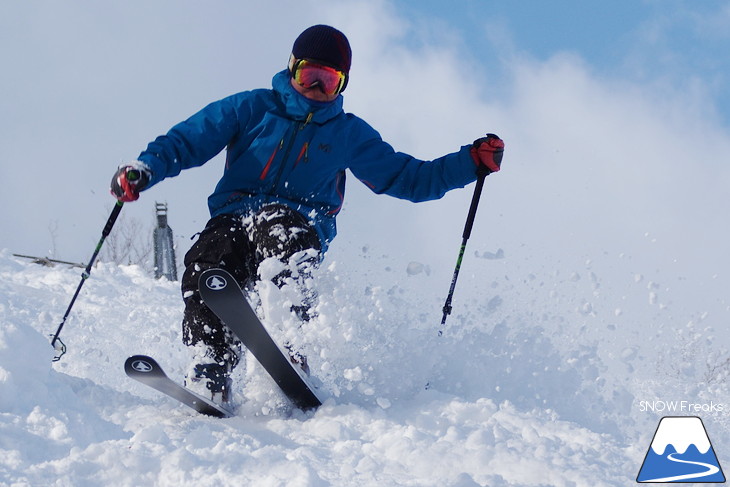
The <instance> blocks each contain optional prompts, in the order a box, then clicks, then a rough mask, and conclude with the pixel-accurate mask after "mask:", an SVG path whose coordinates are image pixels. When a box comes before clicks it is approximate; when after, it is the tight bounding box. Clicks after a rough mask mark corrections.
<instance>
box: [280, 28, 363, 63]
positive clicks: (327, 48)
mask: <svg viewBox="0 0 730 487" xmlns="http://www.w3.org/2000/svg"><path fill="white" fill-rule="evenodd" d="M292 55H293V56H294V57H295V58H296V59H311V60H313V61H320V62H322V63H323V64H326V65H328V66H332V67H333V68H336V69H339V70H340V71H342V72H344V73H348V72H349V71H350V65H351V63H352V50H351V49H350V43H349V42H348V40H347V37H345V34H343V33H342V32H340V31H339V30H337V29H335V28H334V27H330V26H329V25H313V26H312V27H309V28H308V29H306V30H305V31H304V32H302V33H301V34H299V37H297V40H296V41H294V47H292Z"/></svg>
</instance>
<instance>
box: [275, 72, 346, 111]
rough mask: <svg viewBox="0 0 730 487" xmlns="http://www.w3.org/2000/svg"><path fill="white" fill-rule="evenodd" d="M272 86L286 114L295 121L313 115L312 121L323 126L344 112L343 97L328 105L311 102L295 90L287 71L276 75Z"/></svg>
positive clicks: (340, 96)
mask: <svg viewBox="0 0 730 487" xmlns="http://www.w3.org/2000/svg"><path fill="white" fill-rule="evenodd" d="M272 86H273V88H274V92H276V93H277V94H278V95H279V98H280V100H281V102H282V103H283V105H284V110H285V111H286V114H287V115H288V116H289V117H291V118H293V119H294V120H306V119H307V117H308V116H309V114H310V113H313V115H312V119H311V121H312V122H315V123H318V124H323V123H325V122H327V121H329V120H331V119H333V118H334V117H336V116H337V115H339V114H340V113H341V112H342V101H343V100H342V95H339V96H338V97H337V98H335V100H334V101H331V102H327V103H321V102H317V101H313V100H310V99H308V98H307V97H305V96H303V95H302V94H300V93H299V92H298V91H297V90H295V89H294V87H293V86H292V85H291V83H290V81H289V71H288V70H286V69H285V70H283V71H280V72H278V73H276V74H275V75H274V78H273V80H272Z"/></svg>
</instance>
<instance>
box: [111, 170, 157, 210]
mask: <svg viewBox="0 0 730 487" xmlns="http://www.w3.org/2000/svg"><path fill="white" fill-rule="evenodd" d="M149 182H150V173H149V171H148V170H147V169H146V168H145V167H142V166H141V165H139V164H138V165H131V164H129V165H124V166H119V169H117V172H116V173H114V177H113V178H112V183H111V193H112V195H114V196H115V197H116V198H117V199H118V200H119V201H123V202H125V203H127V202H129V201H136V200H137V198H139V193H140V191H142V190H143V189H145V188H146V187H147V185H148V184H149Z"/></svg>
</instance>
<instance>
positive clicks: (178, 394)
mask: <svg viewBox="0 0 730 487" xmlns="http://www.w3.org/2000/svg"><path fill="white" fill-rule="evenodd" d="M124 371H125V372H126V373H127V375H128V376H129V377H131V378H132V379H134V380H136V381H139V382H141V383H142V384H144V385H147V386H150V387H151V388H153V389H157V390H158V391H160V392H162V393H164V394H167V395H168V396H170V397H172V398H173V399H177V400H178V401H180V402H181V403H183V404H185V405H186V406H189V407H191V408H193V409H195V410H196V411H197V412H199V413H202V414H207V415H208V416H215V417H216V418H230V417H231V416H233V413H232V412H231V411H228V410H227V409H225V408H224V407H222V406H219V405H218V404H216V403H214V402H213V401H211V400H210V399H206V398H205V397H203V396H200V395H198V394H196V393H194V392H193V391H191V390H190V389H187V388H185V387H183V386H181V385H180V384H178V383H177V382H175V381H173V380H172V379H170V378H169V377H168V376H167V375H166V374H165V371H163V370H162V367H160V365H159V364H158V363H157V362H156V361H155V359H153V358H152V357H148V356H146V355H133V356H132V357H129V358H128V359H127V361H126V362H124Z"/></svg>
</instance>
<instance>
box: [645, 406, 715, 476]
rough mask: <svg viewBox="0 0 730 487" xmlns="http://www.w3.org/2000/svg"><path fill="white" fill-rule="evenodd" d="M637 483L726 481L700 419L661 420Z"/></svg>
mask: <svg viewBox="0 0 730 487" xmlns="http://www.w3.org/2000/svg"><path fill="white" fill-rule="evenodd" d="M636 481H637V482H639V483H663V482H696V483H723V482H725V475H724V474H723V472H722V467H720V462H718V461H717V455H715V450H714V449H713V448H712V443H710V437H709V436H707V431H706V430H705V425H704V424H703V423H702V420H701V419H700V418H698V417H696V416H667V417H664V418H662V419H661V421H659V426H658V427H657V430H656V433H654V438H653V439H652V441H651V445H650V446H649V450H648V451H647V452H646V457H645V458H644V463H643V464H642V465H641V470H640V471H639V475H638V476H637V477H636Z"/></svg>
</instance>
